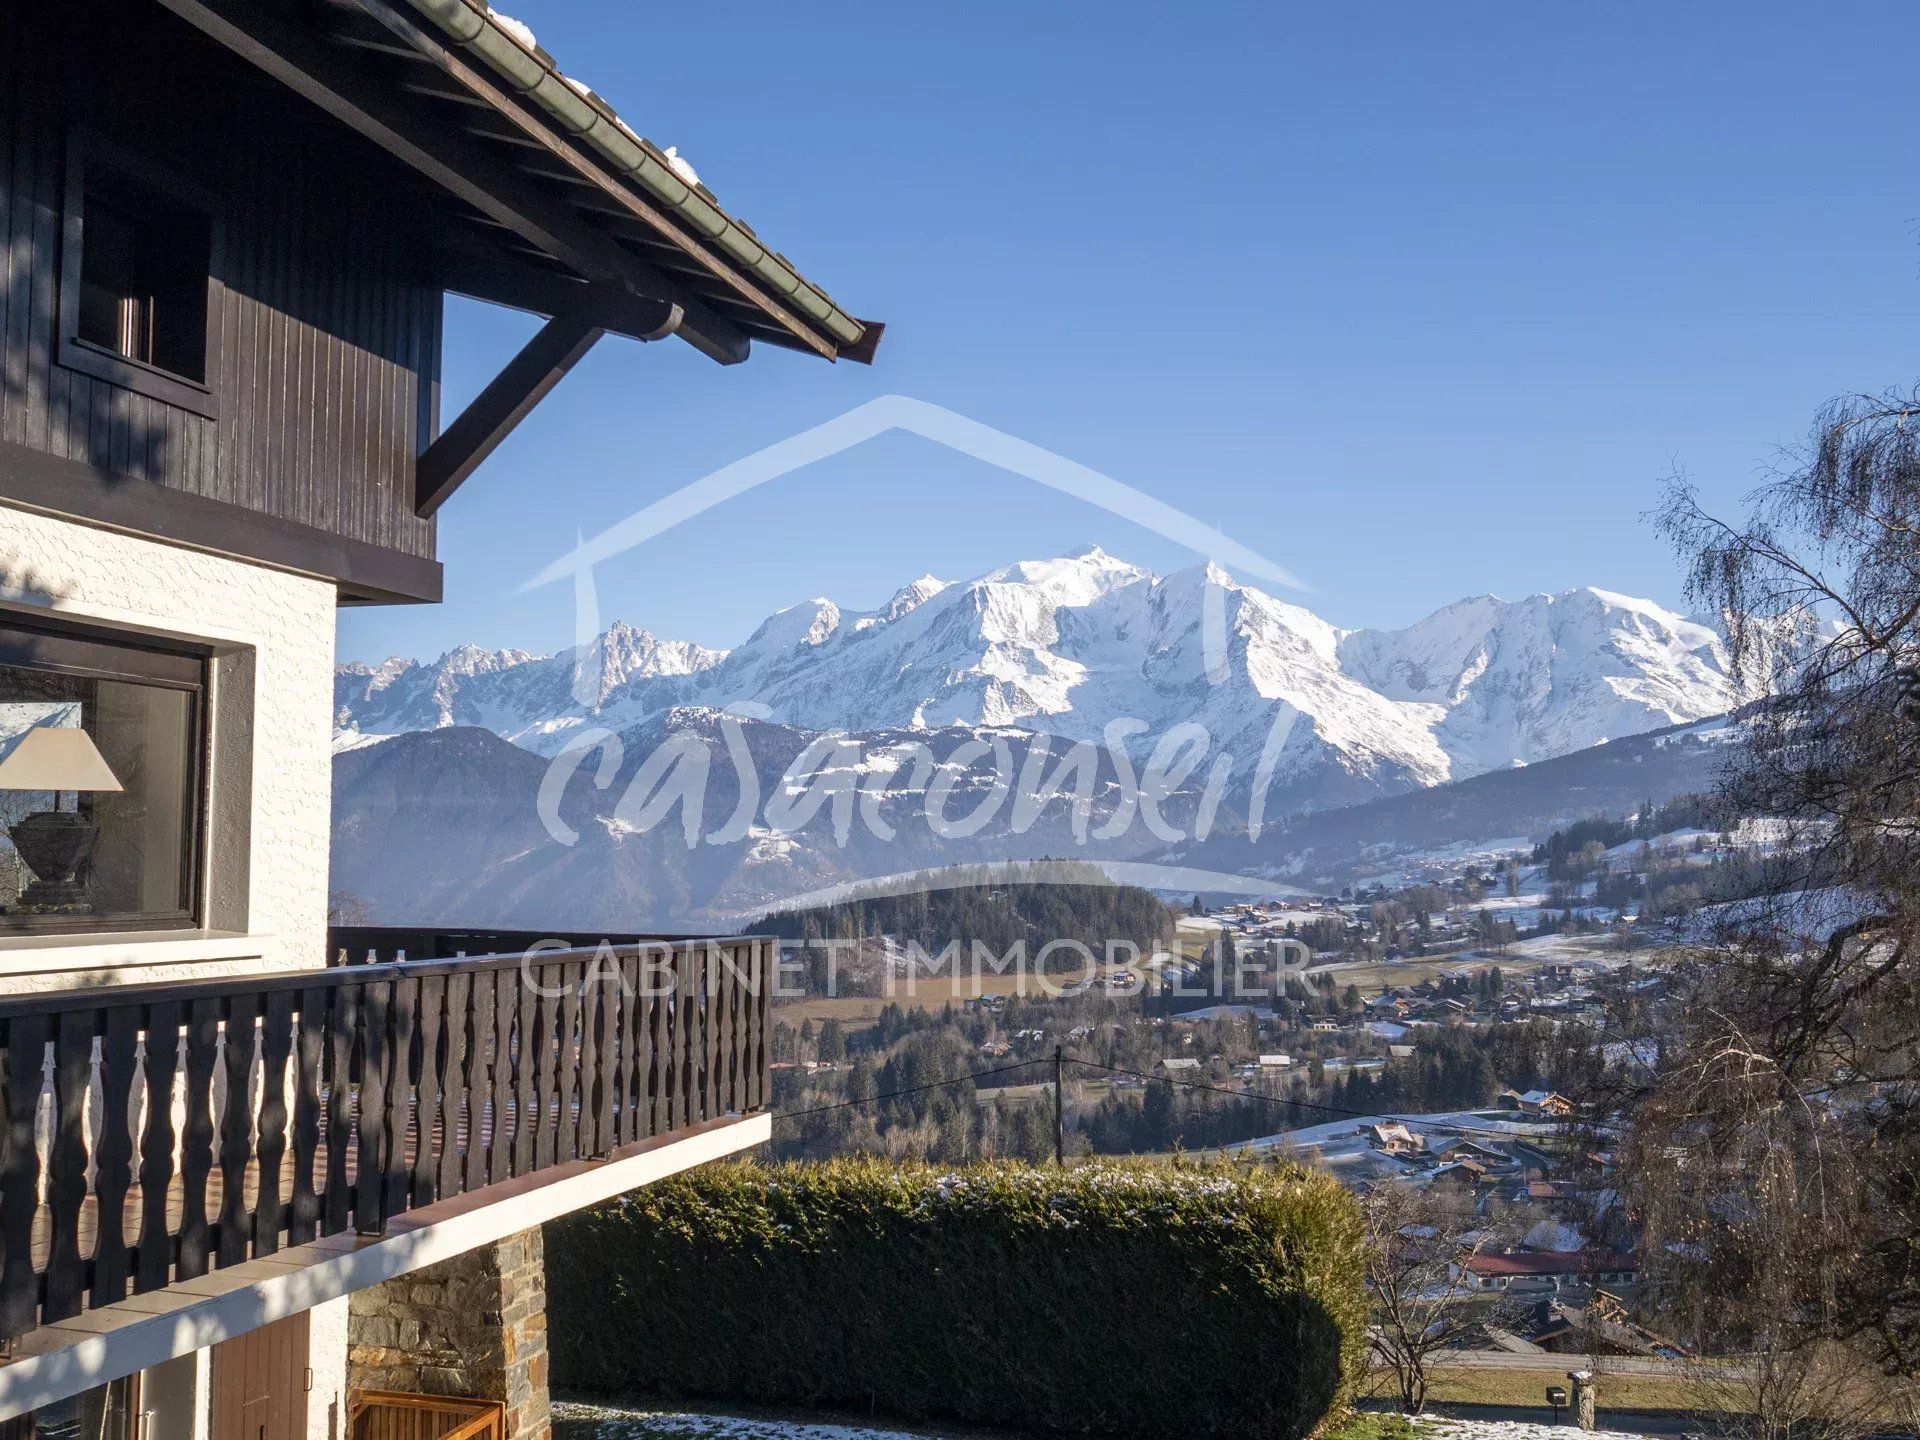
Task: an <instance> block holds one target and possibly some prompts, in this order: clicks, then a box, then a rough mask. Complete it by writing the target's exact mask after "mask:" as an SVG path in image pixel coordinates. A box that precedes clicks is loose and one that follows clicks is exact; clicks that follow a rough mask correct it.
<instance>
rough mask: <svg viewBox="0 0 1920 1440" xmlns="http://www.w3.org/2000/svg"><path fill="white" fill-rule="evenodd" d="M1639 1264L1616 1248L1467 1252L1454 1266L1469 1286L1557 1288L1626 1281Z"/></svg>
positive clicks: (1628, 1283) (1499, 1289)
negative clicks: (1487, 1252) (1490, 1252)
mask: <svg viewBox="0 0 1920 1440" xmlns="http://www.w3.org/2000/svg"><path fill="white" fill-rule="evenodd" d="M1638 1269H1639V1267H1638V1266H1637V1264H1636V1263H1635V1261H1634V1259H1633V1257H1632V1256H1631V1255H1627V1254H1625V1253H1623V1252H1621V1251H1617V1250H1582V1251H1573V1252H1563V1251H1555V1250H1510V1251H1504V1252H1501V1253H1499V1254H1480V1255H1469V1256H1467V1257H1466V1258H1465V1259H1464V1260H1462V1261H1460V1262H1459V1263H1458V1264H1457V1265H1456V1266H1455V1267H1454V1270H1455V1276H1456V1278H1459V1277H1460V1276H1461V1275H1462V1274H1463V1273H1464V1277H1465V1282H1466V1284H1467V1285H1468V1286H1469V1288H1472V1289H1475V1290H1490V1291H1529V1290H1531V1291H1558V1290H1568V1289H1591V1288H1593V1287H1595V1286H1603V1285H1630V1284H1632V1283H1633V1280H1634V1278H1635V1276H1636V1275H1637V1274H1638Z"/></svg>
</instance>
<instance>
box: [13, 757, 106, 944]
mask: <svg viewBox="0 0 1920 1440" xmlns="http://www.w3.org/2000/svg"><path fill="white" fill-rule="evenodd" d="M120 788H121V785H120V782H119V781H118V780H117V779H115V778H114V774H113V771H112V770H110V769H108V768H107V762H106V761H105V760H103V759H102V758H101V757H100V751H99V750H98V749H97V748H96V747H95V745H94V743H93V737H92V736H91V735H89V734H87V732H86V731H84V730H81V729H79V728H78V727H75V726H64V725H36V726H34V727H33V729H31V730H29V731H28V732H27V733H26V734H25V735H23V736H22V737H21V738H20V743H19V744H18V745H15V746H14V747H13V750H12V752H11V753H10V754H8V756H7V757H6V759H4V760H0V790H49V791H52V792H53V808H52V809H51V810H43V811H41V812H40V813H39V814H37V815H29V816H27V817H26V819H24V820H21V821H20V822H19V823H17V824H14V825H10V826H8V827H7V834H8V835H9V836H10V837H11V838H12V840H13V848H14V849H15V850H16V851H17V852H18V853H19V856H20V860H21V862H22V863H23V864H24V865H25V866H26V867H27V869H28V870H30V871H32V872H33V876H34V879H33V883H32V884H30V885H28V886H27V887H26V888H25V889H24V890H22V891H21V892H20V896H19V899H17V900H16V901H15V902H14V904H13V906H12V909H13V912H14V913H15V914H23V915H85V914H87V913H89V912H90V911H91V910H92V909H93V906H92V905H91V904H90V903H89V902H88V900H87V886H86V882H85V881H84V880H81V879H78V878H76V876H77V872H79V871H81V870H83V869H84V868H85V867H86V863H87V860H88V858H89V857H90V856H91V855H92V854H93V842H94V841H95V840H97V839H99V838H100V827H99V826H98V825H96V824H94V823H93V822H92V821H91V820H88V819H86V818H85V817H83V816H82V815H81V814H80V811H79V804H80V793H79V792H80V791H82V790H90V791H92V790H118V789H120ZM67 790H71V791H73V792H74V808H73V809H72V810H62V809H61V808H60V795H61V792H63V791H67Z"/></svg>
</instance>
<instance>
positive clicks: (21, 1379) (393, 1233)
mask: <svg viewBox="0 0 1920 1440" xmlns="http://www.w3.org/2000/svg"><path fill="white" fill-rule="evenodd" d="M772 1136H773V1117H772V1116H771V1115H766V1114H760V1115H747V1116H741V1117H738V1118H729V1119H725V1120H720V1121H715V1122H711V1123H710V1124H708V1125H707V1126H705V1127H703V1128H700V1129H698V1130H696V1131H695V1132H694V1133H692V1134H689V1135H685V1136H683V1137H681V1138H678V1139H675V1138H673V1137H670V1136H669V1137H661V1138H659V1139H655V1140H648V1141H642V1142H640V1143H639V1144H637V1145H630V1146H627V1147H625V1148H623V1149H621V1150H616V1151H615V1152H614V1153H613V1154H612V1155H611V1156H609V1157H608V1158H607V1159H605V1160H575V1161H571V1162H569V1163H567V1164H565V1165H555V1166H552V1167H550V1168H548V1169H546V1170H540V1171H536V1172H535V1173H534V1174H532V1175H527V1176H523V1177H521V1178H519V1179H515V1180H508V1181H504V1182H502V1183H501V1184H498V1185H489V1186H487V1187H486V1188H484V1189H481V1190H475V1191H473V1192H471V1193H470V1194H466V1195H457V1196H454V1197H453V1198H452V1199H448V1200H442V1201H438V1202H436V1203H435V1204H432V1205H428V1206H423V1207H422V1208H421V1209H418V1210H409V1211H407V1212H406V1213H405V1214H403V1215H399V1216H396V1217H395V1218H394V1220H393V1222H392V1223H391V1225H390V1226H389V1227H388V1231H387V1233H386V1234H385V1235H383V1236H377V1237H376V1236H360V1235H354V1234H351V1233H348V1234H343V1235H331V1236H328V1237H326V1238H325V1239H322V1240H315V1241H313V1242H311V1243H310V1244H306V1245H295V1246H292V1247H291V1248H289V1249H286V1250H282V1251H280V1252H279V1253H278V1254H275V1255H270V1256H266V1257H264V1258H262V1259H258V1260H249V1261H247V1262H246V1263H245V1264H242V1265H233V1266H228V1267H227V1268H225V1269H223V1270H214V1271H211V1272H209V1273H208V1274H206V1275H203V1276H201V1277H200V1278H198V1279H196V1280H181V1281H176V1282H175V1283H174V1284H172V1285H169V1286H167V1287H166V1288H165V1289H164V1290H153V1291H149V1292H148V1293H147V1294H144V1295H132V1296H129V1297H128V1298H127V1299H125V1300H122V1301H120V1302H119V1303H117V1304H114V1305H106V1306H102V1307H101V1308H99V1309H97V1310H86V1311H82V1312H81V1313H80V1314H78V1315H75V1316H72V1317H71V1318H69V1319H66V1320H62V1321H59V1322H58V1323H57V1324H54V1325H45V1326H42V1327H41V1328H40V1329H38V1330H35V1331H33V1332H32V1333H30V1334H28V1335H24V1336H22V1337H21V1339H20V1341H19V1342H18V1344H17V1345H16V1347H15V1353H16V1354H17V1355H18V1356H19V1358H18V1359H15V1360H14V1361H13V1362H12V1363H10V1364H7V1365H4V1366H0V1420H4V1419H8V1418H10V1417H12V1416H15V1415H20V1414H24V1413H25V1412H26V1411H28V1410H33V1409H36V1408H38V1407H39V1406H42V1405H51V1404H53V1403H54V1402H55V1401H57V1400H64V1399H66V1398H67V1397H68V1396H70V1395H77V1394H79V1393H80V1392H81V1391H83V1390H88V1389H91V1388H92V1387H93V1386H95V1385H104V1384H106V1383H107V1382H108V1381H110V1380H118V1379H120V1378H121V1377H122V1376H126V1375H131V1374H133V1373H135V1372H136V1371H139V1370H145V1369H147V1368H148V1367H149V1366H153V1365H158V1364H161V1363H163V1362H164V1361H167V1360H171V1359H174V1358H175V1357H177V1356H180V1355H186V1354H190V1353H192V1352H193V1351H195V1350H200V1349H204V1348H205V1347H206V1346H209V1345H215V1344H218V1343H219V1342H220V1341H222V1340H230V1339H232V1338H233V1337H234V1336H236V1335H244V1334H246V1333H247V1332H248V1331H249V1330H257V1329H258V1328H260V1327H261V1326H262V1325H269V1324H272V1323H273V1322H274V1321H276V1320H283V1319H285V1318H286V1317H287V1316H289V1315H294V1314H298V1313H299V1312H300V1311H302V1310H309V1309H311V1308H312V1307H314V1306H315V1305H320V1304H323V1303H325V1302H326V1301H328V1300H335V1299H338V1298H339V1297H340V1296H342V1295H351V1294H352V1293H353V1292H354V1291H356V1290H364V1289H366V1288H367V1287H368V1286H370V1285H378V1284H379V1283H380V1282H381V1281H383V1280H391V1279H393V1277H394V1276H396V1275H405V1274H408V1273H410V1272H411V1271H414V1270H419V1269H421V1268H423V1267H424V1266H428V1265H433V1264H437V1263H438V1262H440V1261H442V1260H450V1259H452V1258H453V1257H454V1256H456V1255H463V1254H465V1253H466V1252H467V1251H469V1250H474V1249H478V1248H479V1247H480V1246H482V1245H489V1244H492V1243H493V1242H494V1241H496V1240H502V1239H505V1238H506V1237H507V1236H509V1235H513V1234H517V1233H518V1232H520V1231H522V1230H526V1229H529V1228H531V1227H532V1226H535V1225H541V1224H544V1223H545V1222H547V1221H549V1220H557V1219H559V1218H560V1217H561V1216H562V1215H570V1214H572V1213H573V1212H574V1211H576V1210H584V1209H586V1208H588V1207H589V1206H593V1205H598V1204H600V1203H601V1202H603V1201H606V1200H610V1199H612V1198H613V1197H614V1196H616V1195H621V1194H624V1193H625V1192H627V1191H629V1190H637V1189H639V1188H640V1187H641V1186H643V1185H650V1184H652V1183H653V1182H654V1181H656V1180H661V1179H664V1178H665V1177H667V1176H669V1175H673V1174H677V1173H678V1172H679V1171H682V1170H687V1169H691V1168H692V1167H693V1166H695V1165H704V1164H706V1163H707V1162H708V1161H710V1160H719V1159H723V1158H725V1157H726V1156H728V1155H734V1154H737V1153H739V1152H740V1151H742V1150H746V1149H749V1148H751V1147H753V1146H755V1145H761V1144H764V1143H766V1142H767V1141H768V1140H769V1139H771V1138H772Z"/></svg>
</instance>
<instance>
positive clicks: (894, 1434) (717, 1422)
mask: <svg viewBox="0 0 1920 1440" xmlns="http://www.w3.org/2000/svg"><path fill="white" fill-rule="evenodd" d="M553 1418H554V1422H555V1424H556V1426H557V1427H559V1428H560V1430H561V1431H562V1433H568V1434H571V1435H572V1436H575V1437H588V1440H923V1437H924V1436H925V1435H926V1432H925V1431H920V1432H914V1431H911V1430H885V1429H879V1428H876V1427H874V1426H870V1425H828V1424H819V1423H816V1422H814V1421H808V1420H759V1419H749V1418H745V1417H742V1416H738V1415H708V1414H702V1413H700V1412H699V1411H692V1410H676V1409H671V1408H669V1409H660V1410H652V1409H642V1410H616V1409H612V1408H610V1407H603V1406H599V1405H577V1404H558V1405H555V1406H554V1407H553Z"/></svg>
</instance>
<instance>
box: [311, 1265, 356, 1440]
mask: <svg viewBox="0 0 1920 1440" xmlns="http://www.w3.org/2000/svg"><path fill="white" fill-rule="evenodd" d="M350 1301H351V1297H350V1296H346V1295H342V1296H340V1297H339V1298H338V1299H335V1300H328V1301H326V1302H325V1303H323V1304H320V1305H316V1306H314V1307H313V1309H312V1310H310V1311H308V1312H307V1314H308V1317H309V1318H308V1331H307V1337H308V1338H307V1366H308V1368H309V1369H311V1370H312V1371H313V1388H312V1389H311V1390H309V1391H308V1392H307V1440H346V1436H347V1418H348V1417H347V1310H348V1307H349V1304H350Z"/></svg>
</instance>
